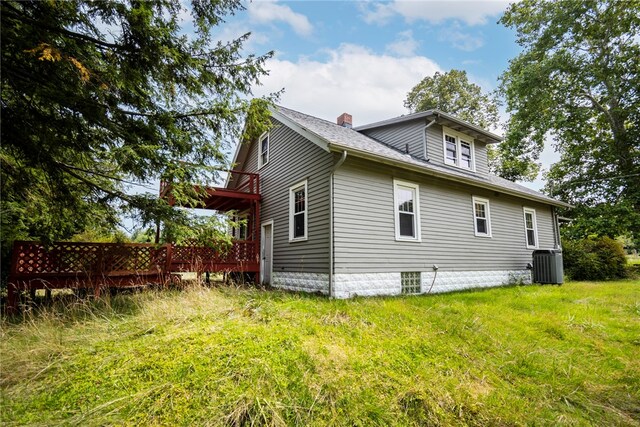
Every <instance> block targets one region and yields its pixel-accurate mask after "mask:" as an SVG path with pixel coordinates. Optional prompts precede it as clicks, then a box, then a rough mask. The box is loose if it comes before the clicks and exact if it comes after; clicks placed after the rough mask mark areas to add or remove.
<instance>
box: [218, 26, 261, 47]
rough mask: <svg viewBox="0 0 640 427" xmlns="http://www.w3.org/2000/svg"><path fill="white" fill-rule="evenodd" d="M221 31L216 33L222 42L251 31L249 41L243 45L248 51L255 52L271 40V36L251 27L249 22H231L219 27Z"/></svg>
mask: <svg viewBox="0 0 640 427" xmlns="http://www.w3.org/2000/svg"><path fill="white" fill-rule="evenodd" d="M219 29H220V32H219V33H218V34H217V35H216V40H220V41H222V42H230V41H232V40H235V39H237V38H238V37H241V36H243V35H245V34H247V33H251V35H250V36H249V38H248V39H247V41H245V42H244V43H243V45H242V47H243V48H244V50H245V51H246V52H254V53H255V51H257V50H259V49H258V46H261V45H264V44H266V43H268V42H269V37H268V36H267V35H266V34H264V33H260V32H256V31H254V30H252V29H250V28H249V24H247V23H245V22H229V23H226V24H224V25H222V26H220V27H219Z"/></svg>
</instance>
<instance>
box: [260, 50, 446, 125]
mask: <svg viewBox="0 0 640 427" xmlns="http://www.w3.org/2000/svg"><path fill="white" fill-rule="evenodd" d="M327 54H328V57H327V59H326V61H319V60H311V59H308V58H301V59H300V60H298V61H297V62H291V61H286V60H280V59H278V58H274V59H272V60H270V61H269V62H268V63H267V68H269V69H270V74H269V76H267V77H265V78H263V79H262V83H263V86H261V87H258V88H256V90H255V93H256V95H260V94H266V93H270V92H275V91H278V90H280V89H282V88H285V93H284V94H283V95H282V97H281V99H280V104H282V105H283V106H285V107H288V108H292V109H294V110H299V111H301V112H303V113H306V114H310V115H313V116H316V117H320V118H323V119H326V120H330V121H334V120H335V118H336V117H338V116H339V115H340V114H342V113H344V112H348V113H350V114H352V115H353V120H354V126H358V125H364V124H366V123H371V122H374V121H378V120H384V119H388V118H391V117H395V116H399V115H401V114H406V113H407V111H406V109H405V108H404V106H403V101H404V99H405V97H406V94H407V92H408V91H409V90H410V89H411V88H412V87H413V86H414V85H416V84H417V83H418V82H419V81H420V80H422V79H423V78H424V77H425V76H427V75H433V74H434V73H435V72H436V71H440V67H439V66H438V65H437V64H436V63H435V62H434V61H432V60H431V59H429V58H425V57H423V56H412V57H404V58H397V57H394V56H390V55H386V54H385V55H376V54H374V53H373V52H371V51H370V50H368V49H366V48H364V47H361V46H356V45H351V44H343V45H340V46H339V47H338V48H337V49H335V50H333V51H327Z"/></svg>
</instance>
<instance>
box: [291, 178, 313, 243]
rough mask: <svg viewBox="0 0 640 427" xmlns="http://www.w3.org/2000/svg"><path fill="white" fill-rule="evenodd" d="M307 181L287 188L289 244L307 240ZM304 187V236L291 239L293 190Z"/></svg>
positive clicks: (293, 204) (293, 203) (293, 205)
mask: <svg viewBox="0 0 640 427" xmlns="http://www.w3.org/2000/svg"><path fill="white" fill-rule="evenodd" d="M307 181H308V180H306V179H305V180H304V181H300V182H299V183H297V184H296V185H292V186H291V187H289V242H290V243H292V242H304V241H306V240H309V189H308V185H307ZM300 187H304V236H303V237H295V238H294V237H293V230H294V221H293V213H294V208H295V190H298V189H300Z"/></svg>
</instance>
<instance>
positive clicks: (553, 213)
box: [551, 206, 562, 249]
mask: <svg viewBox="0 0 640 427" xmlns="http://www.w3.org/2000/svg"><path fill="white" fill-rule="evenodd" d="M551 218H553V238H554V240H555V241H554V242H553V243H555V249H562V242H561V241H560V223H559V222H558V211H557V209H556V207H555V206H551Z"/></svg>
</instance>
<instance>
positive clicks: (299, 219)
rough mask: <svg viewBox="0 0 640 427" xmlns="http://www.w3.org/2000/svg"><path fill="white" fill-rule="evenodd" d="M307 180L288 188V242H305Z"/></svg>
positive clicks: (307, 210)
mask: <svg viewBox="0 0 640 427" xmlns="http://www.w3.org/2000/svg"><path fill="white" fill-rule="evenodd" d="M308 212H309V209H308V201H307V180H304V181H302V182H301V183H299V184H296V185H294V186H293V187H291V188H289V241H290V242H297V241H300V240H307V224H308V222H309V220H308Z"/></svg>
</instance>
